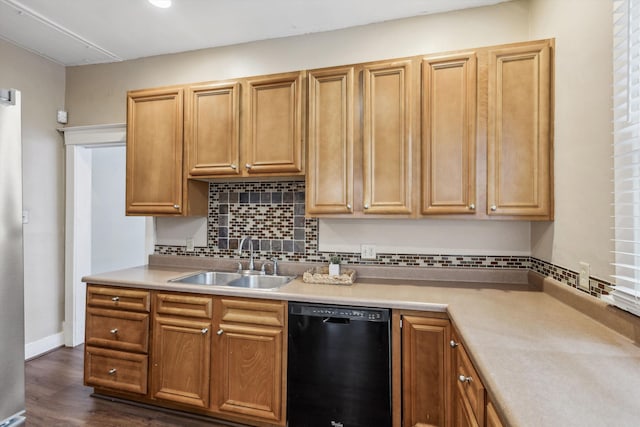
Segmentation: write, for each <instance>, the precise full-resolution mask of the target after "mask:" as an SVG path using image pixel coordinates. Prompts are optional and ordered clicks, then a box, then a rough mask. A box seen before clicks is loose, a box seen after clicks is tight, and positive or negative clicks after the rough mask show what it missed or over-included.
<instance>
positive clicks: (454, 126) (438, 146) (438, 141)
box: [420, 52, 477, 215]
mask: <svg viewBox="0 0 640 427" xmlns="http://www.w3.org/2000/svg"><path fill="white" fill-rule="evenodd" d="M476 78H477V77H476V55H475V53H473V52H470V53H463V54H455V55H449V56H436V57H426V58H423V60H422V120H421V123H420V124H421V129H422V150H421V151H422V155H421V171H422V173H421V189H422V191H421V193H422V194H421V199H422V206H421V213H422V214H423V215H429V214H467V213H470V214H473V213H475V204H476V200H475V197H476V176H475V173H476V168H475V158H476V156H475V150H476V144H475V138H476V135H475V132H476Z"/></svg>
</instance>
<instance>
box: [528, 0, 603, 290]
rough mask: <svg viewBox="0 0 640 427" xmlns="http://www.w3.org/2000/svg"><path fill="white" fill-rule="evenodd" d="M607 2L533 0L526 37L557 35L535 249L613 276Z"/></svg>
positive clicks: (544, 256)
mask: <svg viewBox="0 0 640 427" xmlns="http://www.w3.org/2000/svg"><path fill="white" fill-rule="evenodd" d="M611 3H612V2H610V1H607V0H562V1H558V0H532V2H531V18H530V22H531V37H532V38H545V37H555V38H556V74H555V75H556V100H555V108H556V113H555V197H556V202H555V207H556V216H555V221H554V223H553V224H533V226H532V237H531V240H532V254H533V255H534V256H536V257H538V258H541V259H545V260H548V261H552V262H553V263H554V264H558V265H561V266H563V267H566V268H569V269H571V270H574V271H578V269H579V264H578V263H579V262H580V261H585V262H587V263H589V264H590V265H591V275H592V276H596V277H599V278H601V279H604V280H611V278H610V277H609V276H610V274H613V270H612V269H611V267H610V265H609V264H610V262H611V261H612V260H613V259H612V256H611V253H610V251H611V250H612V248H613V247H612V245H611V239H612V238H613V233H612V231H611V227H612V226H613V221H612V218H611V216H612V214H613V210H612V207H611V204H612V202H613V197H612V191H613V186H612V179H613V175H612V172H611V167H612V160H611V156H612V150H611V142H612V136H611V132H612V129H613V128H612V120H613V117H612V113H611V109H612V103H611V87H612V69H613V66H612V45H613V41H612V33H613V29H612V15H611V7H612V5H611Z"/></svg>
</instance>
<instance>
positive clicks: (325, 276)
mask: <svg viewBox="0 0 640 427" xmlns="http://www.w3.org/2000/svg"><path fill="white" fill-rule="evenodd" d="M302 280H303V281H304V282H306V283H319V284H326V285H353V283H354V282H355V281H356V271H355V270H350V269H347V268H341V269H340V275H339V276H330V275H329V267H314V268H312V269H311V270H307V271H305V272H304V274H303V275H302Z"/></svg>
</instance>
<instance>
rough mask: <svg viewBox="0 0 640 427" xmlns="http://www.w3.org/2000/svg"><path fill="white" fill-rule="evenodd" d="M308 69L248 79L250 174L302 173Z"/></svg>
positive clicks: (246, 125)
mask: <svg viewBox="0 0 640 427" xmlns="http://www.w3.org/2000/svg"><path fill="white" fill-rule="evenodd" d="M304 75H305V73H304V72H302V71H300V72H295V73H286V74H277V75H271V76H264V77H255V78H251V79H248V80H247V81H246V82H245V91H244V104H243V107H242V108H243V114H244V117H245V118H244V119H243V120H244V132H245V135H244V137H243V142H244V161H245V165H244V169H245V171H244V172H245V173H246V174H247V175H261V174H289V175H296V174H300V175H302V174H303V173H304V170H303V155H304V151H303V147H304V146H303V123H302V114H303V110H302V108H303V104H302V99H303V91H304V90H303V82H304Z"/></svg>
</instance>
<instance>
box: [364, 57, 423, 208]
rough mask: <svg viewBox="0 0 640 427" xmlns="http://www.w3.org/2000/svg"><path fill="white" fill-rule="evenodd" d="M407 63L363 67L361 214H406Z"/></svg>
mask: <svg viewBox="0 0 640 427" xmlns="http://www.w3.org/2000/svg"><path fill="white" fill-rule="evenodd" d="M411 68H412V62H411V61H409V60H407V61H396V62H385V63H377V64H372V65H365V66H364V67H363V80H364V82H363V87H364V93H363V107H362V108H363V127H362V131H363V208H364V213H365V214H410V213H411V211H412V205H411V199H412V187H411V180H412V177H411V174H412V168H411V159H412V153H411V122H412V120H411V115H412V102H411V94H412V86H413V85H412V73H411Z"/></svg>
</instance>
